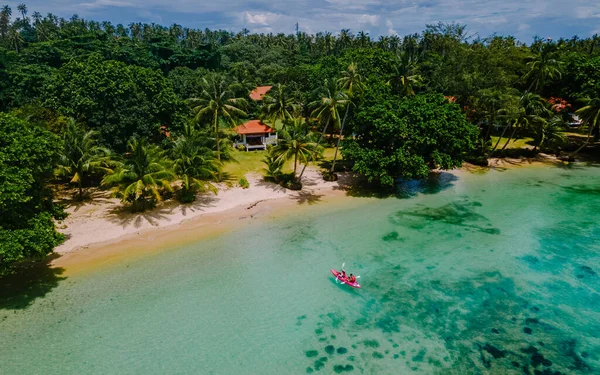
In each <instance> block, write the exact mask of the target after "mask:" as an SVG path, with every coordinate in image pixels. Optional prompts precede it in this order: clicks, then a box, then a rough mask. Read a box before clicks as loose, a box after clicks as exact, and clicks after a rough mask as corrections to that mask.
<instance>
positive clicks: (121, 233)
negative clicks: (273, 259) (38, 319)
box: [52, 153, 567, 272]
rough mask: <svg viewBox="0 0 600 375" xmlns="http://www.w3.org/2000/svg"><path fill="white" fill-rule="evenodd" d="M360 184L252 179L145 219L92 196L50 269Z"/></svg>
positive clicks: (344, 177) (309, 178) (144, 247)
mask: <svg viewBox="0 0 600 375" xmlns="http://www.w3.org/2000/svg"><path fill="white" fill-rule="evenodd" d="M566 164H567V163H566V162H564V161H561V160H559V159H558V158H557V157H556V156H553V155H547V154H543V153H540V154H538V155H537V156H536V157H534V158H492V159H490V160H489V167H481V166H477V165H474V164H469V163H464V164H463V166H462V167H460V168H457V169H454V170H451V171H448V172H450V173H454V174H460V173H465V172H466V173H475V172H482V171H487V170H490V169H502V170H504V169H510V168H519V167H537V166H549V165H566ZM439 172H441V171H433V172H432V173H439ZM359 180H360V178H359V177H358V176H357V175H355V174H353V173H351V172H344V173H339V179H338V180H337V181H330V182H327V181H324V180H323V179H322V177H321V171H319V170H318V169H317V168H314V167H313V168H309V169H308V170H307V172H306V173H305V177H304V181H303V182H304V186H305V187H304V188H303V189H302V190H301V191H294V190H289V189H285V188H283V187H281V186H278V185H276V184H273V183H269V182H265V181H264V180H263V179H262V177H261V176H259V175H256V174H250V175H249V178H248V181H249V183H250V187H249V188H248V189H244V188H242V187H240V186H229V187H228V186H226V185H222V186H221V187H222V188H223V190H221V191H220V192H219V194H218V195H204V196H202V197H200V198H199V199H198V200H197V201H196V202H195V203H193V204H189V205H180V204H177V203H176V202H164V203H162V204H161V205H160V206H158V207H157V208H156V209H155V210H153V211H149V212H146V213H131V212H129V211H128V210H126V209H123V207H122V206H121V205H120V203H119V201H118V199H115V198H111V197H110V196H109V195H108V194H107V193H106V192H101V191H97V192H94V193H93V194H94V195H95V198H94V199H93V200H92V201H90V202H79V203H77V202H75V203H76V204H74V205H72V206H70V207H68V208H67V212H68V213H69V216H68V217H67V218H66V219H65V220H63V221H61V222H59V223H58V228H59V231H60V232H61V233H63V234H65V235H66V237H67V239H66V241H65V242H64V243H62V244H61V245H59V246H58V247H57V248H56V249H55V253H56V254H57V255H58V257H55V258H54V260H53V261H52V264H53V266H55V267H65V268H66V269H67V270H69V269H70V268H71V267H74V268H75V270H74V272H77V270H82V269H88V268H89V267H92V266H94V265H96V266H97V265H98V264H100V263H104V262H108V261H110V260H111V259H114V258H117V259H121V258H123V257H128V256H135V255H136V254H137V255H139V254H144V253H147V252H152V251H156V250H157V249H160V248H163V249H164V248H168V247H169V246H175V245H182V244H184V243H186V242H190V241H193V240H198V239H202V238H205V237H206V236H210V235H212V234H215V233H220V232H222V231H231V230H233V229H235V228H236V227H237V226H239V225H243V224H245V223H247V222H248V221H251V220H252V219H260V218H265V217H272V216H278V215H287V214H290V212H292V211H294V212H296V210H298V212H301V210H302V207H303V206H304V207H308V206H312V205H315V204H319V203H322V202H331V201H339V200H340V199H343V198H351V197H357V196H364V197H370V196H372V195H370V194H364V195H363V194H361V193H358V194H357V193H356V192H355V190H354V188H356V187H357V182H358V181H359ZM359 185H360V184H359ZM343 202H346V203H347V202H349V201H348V200H347V199H346V200H343ZM128 252H133V253H132V254H127V253H128Z"/></svg>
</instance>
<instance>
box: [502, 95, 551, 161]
mask: <svg viewBox="0 0 600 375" xmlns="http://www.w3.org/2000/svg"><path fill="white" fill-rule="evenodd" d="M551 114H552V112H551V111H550V110H549V109H548V103H547V102H546V101H545V100H544V99H543V98H542V97H541V96H540V95H538V94H534V93H532V92H527V93H525V94H523V95H522V96H521V97H520V98H519V102H518V104H517V106H516V108H514V109H512V113H510V114H508V117H511V118H512V122H511V123H510V126H509V130H510V128H512V132H511V134H510V136H509V137H508V139H507V140H506V142H505V143H504V146H502V149H501V150H504V149H506V147H507V146H508V144H509V143H510V141H511V140H512V139H513V138H514V136H515V135H516V133H517V131H518V130H523V129H533V130H534V131H535V128H536V126H541V124H542V123H543V122H544V119H545V118H546V117H549V116H550V115H551ZM502 115H504V117H507V113H506V111H504V113H502ZM505 130H506V129H505ZM492 151H493V150H492Z"/></svg>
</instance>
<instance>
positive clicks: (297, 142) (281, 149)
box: [271, 118, 321, 187]
mask: <svg viewBox="0 0 600 375" xmlns="http://www.w3.org/2000/svg"><path fill="white" fill-rule="evenodd" d="M279 134H280V138H279V140H278V144H277V146H275V147H273V148H272V150H271V152H272V153H273V155H274V157H275V160H276V162H278V163H282V164H283V162H285V161H286V160H290V159H293V160H294V171H293V181H294V182H295V183H296V184H300V187H301V180H300V179H301V178H302V174H301V175H300V177H297V176H296V171H297V169H298V163H304V164H308V163H309V162H310V161H311V160H314V159H316V157H317V156H318V155H319V153H320V152H321V147H320V146H319V145H318V143H317V142H315V135H314V134H313V133H312V132H311V131H310V129H309V127H308V125H307V124H306V122H304V120H303V119H301V118H293V119H291V120H288V123H287V124H286V127H285V130H282V131H280V133H279ZM302 172H303V173H304V170H302Z"/></svg>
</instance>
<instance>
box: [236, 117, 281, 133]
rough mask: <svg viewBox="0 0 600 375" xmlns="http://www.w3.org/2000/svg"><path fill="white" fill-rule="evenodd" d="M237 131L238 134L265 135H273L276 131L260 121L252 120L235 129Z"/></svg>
mask: <svg viewBox="0 0 600 375" xmlns="http://www.w3.org/2000/svg"><path fill="white" fill-rule="evenodd" d="M235 131H236V133H238V134H264V133H273V132H274V131H275V130H273V128H272V127H270V126H269V125H267V124H265V123H263V122H262V121H260V120H250V121H248V122H246V123H243V124H242V125H240V126H238V127H237V128H235Z"/></svg>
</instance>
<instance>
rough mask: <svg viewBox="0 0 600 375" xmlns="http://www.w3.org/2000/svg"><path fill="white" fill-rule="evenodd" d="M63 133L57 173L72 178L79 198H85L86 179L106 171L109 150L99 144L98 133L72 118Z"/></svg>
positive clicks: (71, 181)
mask: <svg viewBox="0 0 600 375" xmlns="http://www.w3.org/2000/svg"><path fill="white" fill-rule="evenodd" d="M62 133H63V139H62V141H63V149H62V151H61V153H60V159H59V161H58V166H57V168H56V171H55V174H56V175H57V176H61V177H68V178H70V183H72V184H77V188H78V189H79V194H78V199H79V200H81V199H83V185H84V181H85V179H86V178H87V177H88V176H89V175H90V174H93V173H97V172H102V171H106V165H105V164H106V162H107V161H108V156H109V150H108V149H106V148H103V147H100V146H98V144H97V136H98V133H97V132H95V131H93V130H89V131H86V130H85V128H84V127H83V126H80V125H78V124H77V123H76V122H75V120H73V119H72V118H70V119H69V120H68V121H67V124H66V126H65V128H64V129H63V131H62Z"/></svg>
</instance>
